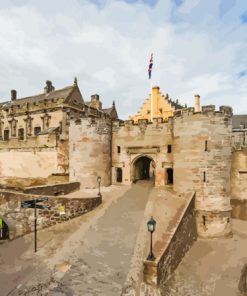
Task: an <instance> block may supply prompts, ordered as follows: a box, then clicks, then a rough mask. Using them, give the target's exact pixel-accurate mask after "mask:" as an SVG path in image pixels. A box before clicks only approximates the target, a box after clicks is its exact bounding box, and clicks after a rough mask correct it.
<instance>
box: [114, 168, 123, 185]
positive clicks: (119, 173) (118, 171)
mask: <svg viewBox="0 0 247 296" xmlns="http://www.w3.org/2000/svg"><path fill="white" fill-rule="evenodd" d="M116 179H117V182H119V183H122V182H123V171H122V168H116Z"/></svg>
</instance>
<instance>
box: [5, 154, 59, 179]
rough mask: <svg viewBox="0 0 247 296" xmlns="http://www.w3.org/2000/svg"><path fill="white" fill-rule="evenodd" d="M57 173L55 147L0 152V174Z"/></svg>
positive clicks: (26, 175) (32, 174) (16, 175)
mask: <svg viewBox="0 0 247 296" xmlns="http://www.w3.org/2000/svg"><path fill="white" fill-rule="evenodd" d="M54 173H59V170H58V161H57V149H56V148H41V149H39V148H34V149H33V150H30V149H28V150H25V149H23V150H22V151H21V150H17V151H16V150H10V151H1V152H0V174H1V175H2V176H8V177H19V178H28V177H33V178H36V177H41V178H47V177H48V176H49V175H51V174H54Z"/></svg>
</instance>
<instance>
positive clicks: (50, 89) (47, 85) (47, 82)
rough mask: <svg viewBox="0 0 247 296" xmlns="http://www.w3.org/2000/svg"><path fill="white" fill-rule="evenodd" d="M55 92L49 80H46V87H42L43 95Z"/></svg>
mask: <svg viewBox="0 0 247 296" xmlns="http://www.w3.org/2000/svg"><path fill="white" fill-rule="evenodd" d="M53 90H55V87H54V86H53V85H52V82H51V81H50V80H46V86H45V87H44V91H45V94H49V93H50V92H52V91H53Z"/></svg>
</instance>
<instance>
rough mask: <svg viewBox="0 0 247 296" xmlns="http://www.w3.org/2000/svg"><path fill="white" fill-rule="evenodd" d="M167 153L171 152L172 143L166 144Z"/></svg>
mask: <svg viewBox="0 0 247 296" xmlns="http://www.w3.org/2000/svg"><path fill="white" fill-rule="evenodd" d="M167 153H172V145H170V144H169V145H167Z"/></svg>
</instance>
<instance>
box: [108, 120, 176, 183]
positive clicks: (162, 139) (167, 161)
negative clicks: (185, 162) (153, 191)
mask: <svg viewBox="0 0 247 296" xmlns="http://www.w3.org/2000/svg"><path fill="white" fill-rule="evenodd" d="M171 144H172V118H170V119H169V120H168V121H167V122H163V119H162V118H154V119H153V123H148V121H147V120H146V119H143V120H139V121H138V123H137V124H135V123H134V122H133V121H132V120H129V121H126V122H124V123H119V122H115V123H114V125H113V133H112V184H116V183H117V178H116V170H117V168H121V169H122V173H123V177H122V183H123V184H126V185H127V184H131V183H132V182H133V181H134V165H135V162H136V161H137V160H138V159H139V158H140V157H142V156H146V157H148V158H150V159H151V160H153V161H154V163H155V166H156V167H155V186H162V185H165V184H166V169H167V168H171V167H172V162H173V153H168V152H167V146H168V145H171ZM118 147H119V148H118ZM118 149H120V152H119V150H118Z"/></svg>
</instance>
